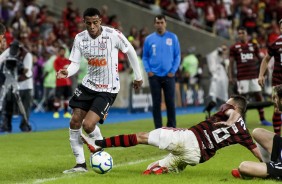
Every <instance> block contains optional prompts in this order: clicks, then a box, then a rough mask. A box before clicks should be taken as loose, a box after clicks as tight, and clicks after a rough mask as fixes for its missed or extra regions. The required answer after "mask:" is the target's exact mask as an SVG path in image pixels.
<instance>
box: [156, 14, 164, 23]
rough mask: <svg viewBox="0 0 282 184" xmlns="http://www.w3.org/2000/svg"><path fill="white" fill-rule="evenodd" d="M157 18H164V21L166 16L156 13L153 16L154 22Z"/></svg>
mask: <svg viewBox="0 0 282 184" xmlns="http://www.w3.org/2000/svg"><path fill="white" fill-rule="evenodd" d="M157 19H159V20H160V19H164V20H165V21H166V18H165V16H164V15H156V16H155V19H154V22H156V20H157Z"/></svg>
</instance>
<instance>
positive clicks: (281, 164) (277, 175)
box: [266, 135, 282, 180]
mask: <svg viewBox="0 0 282 184" xmlns="http://www.w3.org/2000/svg"><path fill="white" fill-rule="evenodd" d="M281 151H282V138H281V137H280V136H278V135H275V136H274V138H273V146H272V152H271V159H270V160H271V161H270V162H269V163H266V166H267V173H268V174H269V175H270V177H271V178H274V179H277V180H282V158H281V157H282V152H281Z"/></svg>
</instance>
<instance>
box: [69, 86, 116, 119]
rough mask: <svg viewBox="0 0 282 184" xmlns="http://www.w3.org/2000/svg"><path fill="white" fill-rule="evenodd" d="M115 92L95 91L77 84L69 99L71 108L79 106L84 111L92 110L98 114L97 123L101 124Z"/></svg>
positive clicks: (114, 96)
mask: <svg viewBox="0 0 282 184" xmlns="http://www.w3.org/2000/svg"><path fill="white" fill-rule="evenodd" d="M116 96H117V93H108V92H97V91H93V90H91V89H88V88H87V87H85V86H83V85H81V84H80V85H79V86H78V87H77V88H76V89H75V92H74V95H73V96H72V98H71V99H70V102H69V106H70V107H71V108H73V109H74V108H80V109H83V110H85V111H89V110H91V111H93V112H95V113H96V114H98V116H100V118H101V119H100V121H99V123H101V124H103V123H104V120H105V119H106V118H107V115H108V111H109V109H110V107H111V106H112V105H113V103H114V101H115V99H116Z"/></svg>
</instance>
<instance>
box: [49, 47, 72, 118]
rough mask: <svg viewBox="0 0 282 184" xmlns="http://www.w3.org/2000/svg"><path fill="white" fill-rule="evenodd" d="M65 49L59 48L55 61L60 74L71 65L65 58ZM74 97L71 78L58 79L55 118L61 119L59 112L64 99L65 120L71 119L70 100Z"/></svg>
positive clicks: (55, 67)
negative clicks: (60, 71) (61, 70)
mask: <svg viewBox="0 0 282 184" xmlns="http://www.w3.org/2000/svg"><path fill="white" fill-rule="evenodd" d="M65 52H66V50H65V48H64V47H62V46H61V47H59V50H58V56H57V58H56V59H55V61H54V69H55V70H56V72H58V71H59V70H60V69H63V68H67V67H68V65H69V64H70V61H69V60H68V59H67V58H65ZM71 95H72V89H71V79H70V78H61V79H58V78H57V79H56V89H55V100H54V110H55V112H54V114H53V117H54V118H59V117H60V114H59V112H58V110H59V108H60V106H61V98H62V97H63V99H64V118H71V114H70V113H69V112H68V105H69V98H70V97H71Z"/></svg>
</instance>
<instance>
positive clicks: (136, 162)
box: [21, 157, 160, 184]
mask: <svg viewBox="0 0 282 184" xmlns="http://www.w3.org/2000/svg"><path fill="white" fill-rule="evenodd" d="M159 158H160V157H151V158H148V159H141V160H136V161H133V162H125V163H121V164H115V165H114V168H117V167H123V166H127V165H135V164H139V163H142V162H147V161H149V160H157V159H159ZM80 174H83V173H80ZM75 176H77V174H64V175H62V176H60V177H53V178H43V179H36V180H35V181H34V182H33V184H40V183H45V182H48V181H55V180H58V179H62V178H72V177H75ZM21 184H28V183H21Z"/></svg>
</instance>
